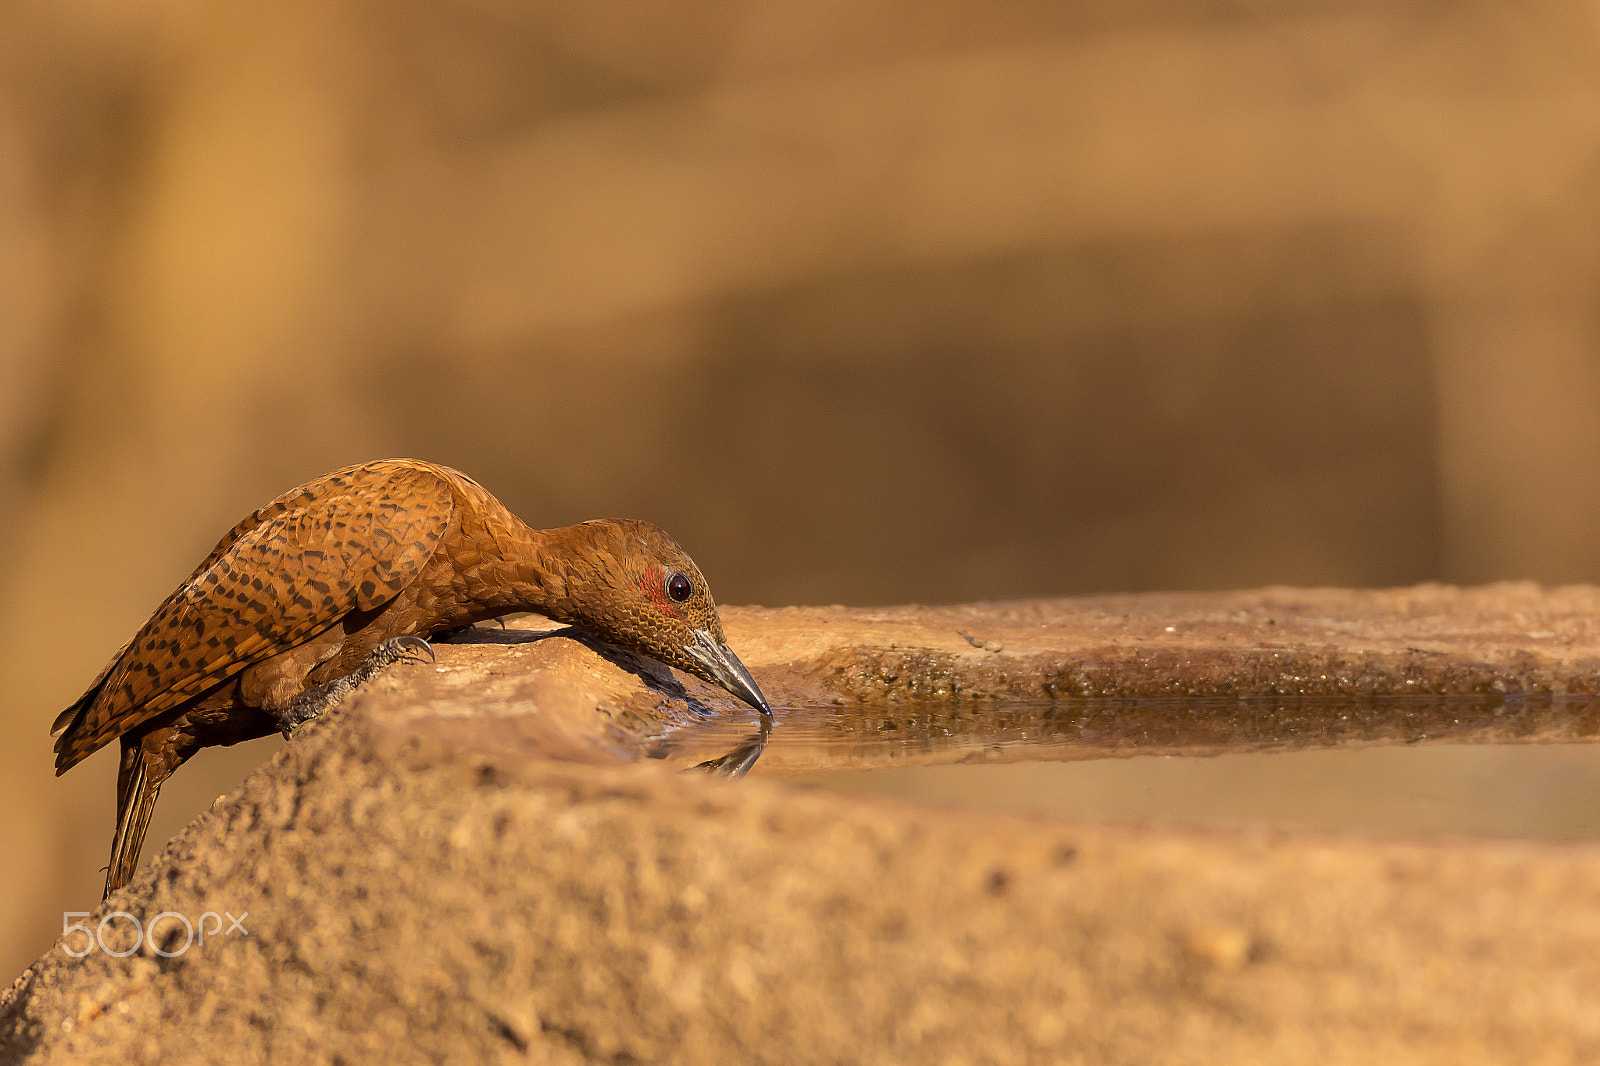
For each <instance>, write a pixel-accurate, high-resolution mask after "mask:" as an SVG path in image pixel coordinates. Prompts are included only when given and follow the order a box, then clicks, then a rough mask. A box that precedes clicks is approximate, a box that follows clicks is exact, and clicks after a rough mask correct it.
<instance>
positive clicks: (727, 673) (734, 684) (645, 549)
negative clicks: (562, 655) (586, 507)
mask: <svg viewBox="0 0 1600 1066" xmlns="http://www.w3.org/2000/svg"><path fill="white" fill-rule="evenodd" d="M560 533H561V534H562V544H561V557H562V558H561V563H562V570H563V571H564V574H563V577H564V583H565V590H564V593H565V594H564V595H563V596H561V602H560V603H559V605H558V606H557V609H556V610H555V611H553V612H551V613H552V616H553V617H556V618H557V620H558V621H562V622H566V623H568V624H569V625H575V626H578V627H579V628H582V629H585V630H588V631H589V632H590V633H592V634H593V635H594V636H596V637H599V638H600V639H601V640H604V641H606V642H607V643H610V644H615V645H617V646H618V647H622V648H628V649H630V650H632V651H637V652H640V653H642V654H645V655H648V656H649V657H650V658H652V659H655V660H657V661H659V662H662V663H665V664H666V665H668V666H672V667H676V668H677V669H679V670H682V671H683V672H684V673H687V674H693V675H694V676H695V677H698V678H700V679H701V680H702V681H708V682H710V683H711V684H713V685H719V686H721V687H722V688H724V689H726V690H728V691H729V692H731V693H732V694H733V695H735V696H737V697H739V698H740V699H741V700H743V701H744V702H746V703H748V704H749V705H750V706H752V707H754V708H755V709H756V710H758V711H760V712H761V713H762V714H764V715H769V714H770V713H771V712H770V710H769V709H768V707H767V701H766V698H765V697H764V696H762V695H761V690H760V689H759V688H757V687H756V683H755V680H754V679H753V678H751V676H750V672H749V671H748V670H746V669H745V668H744V664H743V663H741V662H740V661H739V657H738V656H737V655H735V654H734V653H733V650H732V649H731V648H729V647H728V643H727V640H726V639H725V638H724V637H723V635H722V621H721V619H719V618H718V617H717V605H716V603H715V601H713V600H712V598H711V589H710V587H709V586H707V585H706V579H705V578H704V577H703V576H702V575H701V573H700V568H699V567H697V566H695V565H694V560H693V559H690V558H689V555H688V553H687V552H685V551H684V550H683V549H682V548H680V547H679V546H678V542H677V541H675V540H673V539H672V538H671V537H670V536H668V535H667V533H666V532H665V531H664V530H661V529H659V528H657V527H656V526H653V525H651V524H649V523H648V522H637V521H632V520H626V519H600V520H598V521H593V522H584V523H582V524H581V525H576V526H569V527H567V528H566V529H564V530H561V531H560Z"/></svg>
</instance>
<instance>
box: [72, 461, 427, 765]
mask: <svg viewBox="0 0 1600 1066" xmlns="http://www.w3.org/2000/svg"><path fill="white" fill-rule="evenodd" d="M453 509H454V504H453V496H452V493H451V488H450V484H449V482H448V481H447V480H446V479H445V477H444V476H442V475H441V474H440V473H435V472H434V471H433V470H432V469H430V468H428V467H426V466H422V465H420V464H419V465H412V464H409V463H395V462H384V463H371V464H368V465H366V466H360V467H352V468H350V469H348V470H341V471H338V472H336V473H334V474H330V475H328V476H327V477H324V478H319V479H318V480H316V481H313V482H310V483H308V484H306V485H304V486H302V487H300V488H298V489H295V490H293V491H291V492H289V493H286V494H285V495H284V496H282V497H279V498H278V499H277V500H274V501H273V502H272V503H270V504H268V505H267V506H266V507H264V508H262V509H261V510H260V511H257V512H256V513H255V514H254V515H252V516H251V517H250V518H247V519H245V521H243V522H241V523H240V524H239V525H238V526H236V527H235V528H234V529H233V530H232V531H231V532H230V533H229V534H228V535H227V536H226V537H224V538H223V540H222V543H220V544H219V545H218V546H217V548H216V550H214V551H213V552H212V553H211V555H210V556H209V557H208V558H207V560H206V562H205V563H204V564H202V566H201V567H200V568H199V569H197V570H196V571H195V572H194V574H193V575H192V576H191V577H190V579H189V580H188V581H187V582H186V583H185V584H184V585H183V586H182V587H180V588H179V589H178V590H177V591H176V592H174V593H173V594H172V595H171V596H170V597H168V598H167V601H166V602H165V603H163V604H162V605H161V606H160V607H159V608H157V609H156V612H155V614H153V615H151V617H150V620H149V621H147V622H146V623H145V624H144V626H143V628H141V629H140V630H139V632H138V633H137V634H135V635H134V638H133V640H131V641H130V642H129V643H128V646H127V647H126V648H124V649H123V651H122V653H121V654H120V655H119V656H118V657H117V658H116V659H115V660H114V661H113V662H112V663H111V664H110V666H108V667H107V669H106V670H105V671H104V672H103V673H102V675H101V678H100V680H99V681H97V683H96V684H95V685H94V686H92V687H91V688H90V690H89V691H88V692H86V693H84V696H83V698H82V699H80V700H79V701H78V702H77V703H75V704H74V705H73V706H72V707H70V708H68V709H67V711H66V712H65V713H63V715H62V716H61V718H60V719H58V720H57V724H58V726H59V727H60V729H61V731H62V733H61V737H60V739H59V740H58V741H57V743H56V763H57V772H60V771H62V770H64V769H66V768H67V767H69V766H71V765H73V764H74V763H76V762H77V761H78V760H79V759H82V758H83V757H84V756H86V755H88V754H89V753H90V752H92V751H94V750H96V749H97V748H99V747H100V746H101V745H103V744H105V743H106V742H107V741H109V740H111V739H112V738H113V737H116V736H119V735H121V734H122V733H124V732H126V731H127V730H128V729H129V728H131V727H133V726H135V725H137V724H139V723H140V722H143V721H145V720H147V719H148V718H150V717H153V716H154V715H157V714H159V713H161V712H162V711H165V710H168V709H170V708H172V707H176V706H178V705H179V704H181V703H183V702H184V701H185V700H188V699H191V698H193V697H194V696H196V695H199V694H200V693H202V692H204V691H206V690H207V689H209V688H211V687H213V686H214V685H216V684H218V683H219V682H222V681H225V680H227V679H228V678H229V677H232V676H233V675H234V674H236V673H238V672H239V671H240V670H243V669H244V668H245V667H247V666H249V665H251V664H252V663H256V662H260V661H261V660H263V659H268V658H271V657H272V656H274V655H277V654H279V653H280V652H283V651H287V650H288V649H290V648H292V647H294V646H295V645H297V644H300V643H302V642H304V641H306V640H309V639H311V638H312V637H314V636H316V635H317V634H318V633H320V632H321V631H322V630H324V629H326V628H327V627H329V626H331V625H333V624H334V623H335V622H337V621H339V620H340V619H341V618H343V617H344V616H345V615H346V614H348V613H349V612H351V611H366V610H371V609H373V608H375V607H378V606H380V605H381V604H383V603H386V602H388V601H389V600H390V599H392V598H393V597H394V596H396V595H397V594H398V593H399V592H400V590H401V589H403V588H405V587H406V585H408V584H409V583H410V582H411V581H412V580H413V579H414V578H415V577H416V576H417V574H418V573H419V572H421V570H422V568H423V566H424V565H426V563H427V561H428V559H429V557H430V556H432V555H433V552H434V550H435V549H436V548H437V547H438V544H439V540H440V538H441V537H442V536H443V535H444V532H445V529H446V528H447V527H448V525H449V523H450V517H451V513H452V511H453Z"/></svg>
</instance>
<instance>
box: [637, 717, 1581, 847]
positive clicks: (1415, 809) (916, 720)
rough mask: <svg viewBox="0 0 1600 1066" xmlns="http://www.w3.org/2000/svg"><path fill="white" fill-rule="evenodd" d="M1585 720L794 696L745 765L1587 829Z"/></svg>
mask: <svg viewBox="0 0 1600 1066" xmlns="http://www.w3.org/2000/svg"><path fill="white" fill-rule="evenodd" d="M1597 715H1600V701H1597V700H1595V699H1593V698H1584V699H1576V698H1572V699H1560V698H1556V699H1551V698H1549V697H1546V698H1544V699H1542V700H1538V699H1534V700H1518V699H1506V698H1494V697H1490V698H1482V697H1480V698H1438V697H1434V698H1427V697H1397V698H1392V699H1368V700H1360V701H1339V700H1289V701H1269V700H1261V701H1223V700H1205V701H1196V700H1188V701H1183V700H1170V701H1149V700H1146V701H1061V702H1057V703H1038V704H1026V703H1024V704H967V705H960V704H942V705H915V704H911V705H888V706H875V707H865V706H859V705H858V706H844V707H815V708H792V709H785V710H781V711H780V712H779V715H778V721H779V724H778V726H777V728H775V729H774V730H772V731H771V733H770V735H769V736H768V737H767V740H766V743H765V745H764V747H761V749H760V752H759V759H758V760H757V761H755V762H754V763H753V765H751V767H750V769H749V772H750V774H752V775H759V776H768V777H773V776H783V777H787V778H791V779H792V780H793V781H794V783H795V784H798V785H802V786H804V787H813V788H822V789H829V790H833V791H838V792H845V793H849V794H853V795H859V796H880V797H890V798H894V799H899V800H905V801H910V802H914V803H919V804H926V805H935V806H945V807H956V808H962V809H969V810H982V811H994V812H1002V813H1010V814H1022V815H1030V816H1038V817H1047V818H1095V819H1110V820H1118V821H1130V820H1132V821H1151V820H1153V821H1159V822H1169V823H1172V822H1177V823H1186V824H1201V825H1217V824H1223V825H1239V824H1253V825H1281V826H1292V827H1302V828H1314V829H1326V830H1338V831H1351V830H1353V831H1366V832H1377V833H1385V834H1418V833H1436V834H1437V833H1444V834H1469V835H1487V836H1497V837H1522V838H1529V839H1544V840H1600V744H1592V743H1586V742H1584V741H1587V740H1591V739H1600V729H1597V728H1596V722H1597V717H1596V716H1597ZM1107 723H1116V724H1117V727H1116V728H1107ZM1174 723H1179V725H1178V726H1175V725H1174ZM1349 723H1354V724H1353V725H1351V724H1349ZM1341 731H1344V732H1346V733H1348V734H1349V735H1343V736H1341ZM758 740H759V720H758V719H757V717H756V716H755V715H754V714H751V715H749V716H748V717H746V716H725V717H721V718H717V719H713V720H710V721H707V722H705V723H702V724H700V725H696V726H694V727H691V728H689V729H685V730H680V731H677V732H675V733H672V734H670V735H668V736H666V737H663V738H660V739H659V740H658V741H657V742H656V743H655V745H654V746H653V749H652V751H651V752H650V754H651V756H652V757H653V758H657V759H661V760H663V761H665V762H667V763H668V764H669V765H676V766H683V767H689V766H693V765H696V764H698V763H704V762H707V761H711V760H715V759H718V758H723V757H728V756H729V753H733V755H732V757H731V758H730V760H729V761H730V762H731V763H739V762H747V761H748V759H749V756H750V754H752V753H753V752H754V751H755V749H756V746H757V743H758ZM1140 752H1149V753H1150V754H1140Z"/></svg>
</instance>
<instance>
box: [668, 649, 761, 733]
mask: <svg viewBox="0 0 1600 1066" xmlns="http://www.w3.org/2000/svg"><path fill="white" fill-rule="evenodd" d="M683 650H684V652H685V654H687V655H688V656H689V658H691V659H693V660H694V661H695V662H697V663H699V664H700V665H701V666H703V667H705V669H706V674H708V675H710V676H708V677H706V678H705V680H707V681H714V682H716V683H717V684H719V685H721V686H722V687H723V688H725V689H727V690H728V691H729V692H731V693H733V694H734V695H735V696H738V697H739V698H740V699H741V700H744V701H745V702H746V703H748V704H749V705H750V706H752V707H754V708H755V709H756V710H758V711H760V712H761V713H762V715H764V716H765V717H768V718H771V717H772V710H771V709H770V708H769V707H768V706H767V699H766V697H765V696H763V695H761V690H760V689H759V688H757V687H756V682H755V679H754V678H752V677H751V676H750V671H748V670H746V669H745V668H744V663H742V662H740V661H739V657H738V656H737V655H735V654H733V649H731V648H729V647H728V646H727V645H726V644H724V643H722V642H721V641H720V640H718V639H717V638H716V637H713V636H712V635H711V634H710V633H707V632H706V631H705V630H703V629H697V630H695V631H694V641H693V642H692V643H690V644H689V645H687V646H686V647H685V648H684V649H683Z"/></svg>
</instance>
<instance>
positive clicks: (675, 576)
mask: <svg viewBox="0 0 1600 1066" xmlns="http://www.w3.org/2000/svg"><path fill="white" fill-rule="evenodd" d="M693 593H694V586H693V585H692V584H690V583H689V579H688V578H687V577H684V576H683V575H682V574H680V573H677V572H673V573H671V574H668V575H667V595H668V596H671V597H672V599H673V602H675V603H682V602H684V601H685V600H687V599H688V598H689V597H690V596H691V595H692V594H693Z"/></svg>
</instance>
